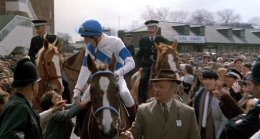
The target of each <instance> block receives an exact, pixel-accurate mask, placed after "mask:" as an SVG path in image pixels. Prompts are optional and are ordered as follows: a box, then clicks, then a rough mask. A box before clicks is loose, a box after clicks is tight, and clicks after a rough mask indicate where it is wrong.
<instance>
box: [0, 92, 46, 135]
mask: <svg viewBox="0 0 260 139" xmlns="http://www.w3.org/2000/svg"><path fill="white" fill-rule="evenodd" d="M20 138H25V139H41V138H42V133H41V127H40V122H39V115H38V114H37V113H36V112H35V111H34V110H33V109H32V107H31V105H30V103H29V101H28V100H27V99H26V98H25V97H24V96H23V95H22V94H20V93H15V94H14V95H13V96H11V97H10V100H9V102H8V103H7V104H6V105H5V107H4V109H3V111H2V113H1V116H0V139H20Z"/></svg>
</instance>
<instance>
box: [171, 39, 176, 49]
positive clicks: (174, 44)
mask: <svg viewBox="0 0 260 139" xmlns="http://www.w3.org/2000/svg"><path fill="white" fill-rule="evenodd" d="M177 46H178V41H177V40H176V39H174V41H173V43H172V45H171V49H175V50H177Z"/></svg>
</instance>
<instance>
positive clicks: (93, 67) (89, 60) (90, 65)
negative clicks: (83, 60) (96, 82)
mask: <svg viewBox="0 0 260 139" xmlns="http://www.w3.org/2000/svg"><path fill="white" fill-rule="evenodd" d="M87 63H88V64H87V65H88V69H89V70H90V71H91V73H94V72H95V71H96V70H97V67H96V65H95V63H94V61H93V60H92V58H91V56H90V55H88V56H87Z"/></svg>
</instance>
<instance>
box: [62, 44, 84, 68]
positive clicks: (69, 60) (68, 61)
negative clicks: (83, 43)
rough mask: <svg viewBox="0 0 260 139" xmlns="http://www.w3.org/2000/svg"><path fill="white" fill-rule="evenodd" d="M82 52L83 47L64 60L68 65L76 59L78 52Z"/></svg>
mask: <svg viewBox="0 0 260 139" xmlns="http://www.w3.org/2000/svg"><path fill="white" fill-rule="evenodd" d="M82 52H83V53H85V50H84V48H81V49H80V51H79V52H78V53H76V54H74V55H72V56H71V57H69V58H68V59H67V61H66V62H67V63H68V65H72V64H73V63H74V62H75V61H76V59H77V57H78V55H79V54H80V53H82Z"/></svg>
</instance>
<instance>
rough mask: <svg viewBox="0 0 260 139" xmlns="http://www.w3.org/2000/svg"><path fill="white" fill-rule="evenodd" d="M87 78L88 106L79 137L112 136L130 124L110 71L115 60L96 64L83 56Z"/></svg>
mask: <svg viewBox="0 0 260 139" xmlns="http://www.w3.org/2000/svg"><path fill="white" fill-rule="evenodd" d="M87 63H88V69H89V70H90V71H91V73H92V75H91V78H90V82H89V86H90V90H89V91H90V98H91V104H90V105H91V106H89V107H88V110H87V112H86V115H85V118H84V123H83V127H82V131H81V133H82V134H81V139H91V138H92V139H116V138H119V134H120V132H121V131H125V130H126V129H128V128H129V127H130V122H129V120H128V118H127V111H126V108H125V107H123V103H122V101H121V99H120V95H119V86H118V85H117V79H116V77H115V75H114V73H113V70H114V67H115V64H116V60H115V57H114V55H113V57H112V60H111V62H110V64H109V65H108V64H105V65H96V64H95V62H94V61H93V60H92V59H91V57H90V56H89V55H88V56H87Z"/></svg>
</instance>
